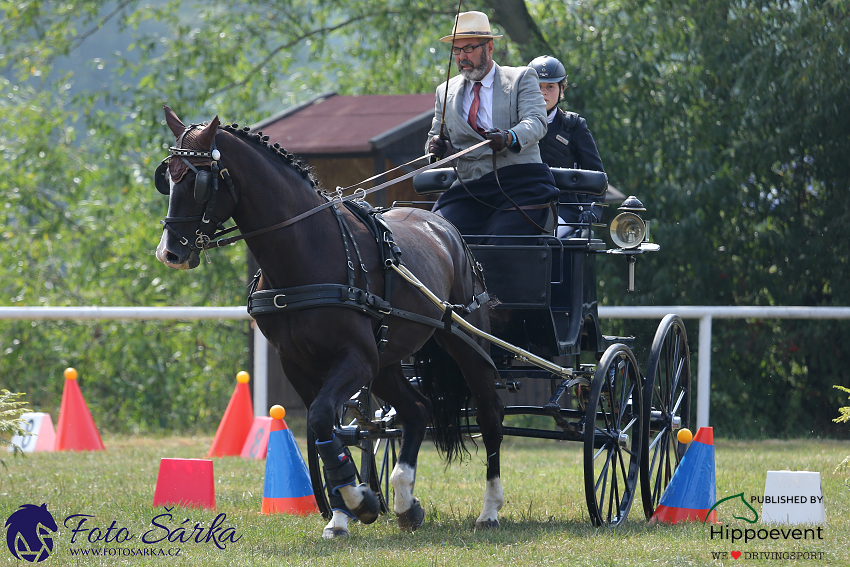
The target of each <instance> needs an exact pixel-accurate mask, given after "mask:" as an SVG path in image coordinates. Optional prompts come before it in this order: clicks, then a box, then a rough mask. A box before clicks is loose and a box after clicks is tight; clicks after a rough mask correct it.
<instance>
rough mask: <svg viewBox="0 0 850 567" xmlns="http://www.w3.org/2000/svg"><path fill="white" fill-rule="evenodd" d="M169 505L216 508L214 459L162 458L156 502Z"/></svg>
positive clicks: (154, 501) (157, 478) (154, 500)
mask: <svg viewBox="0 0 850 567" xmlns="http://www.w3.org/2000/svg"><path fill="white" fill-rule="evenodd" d="M168 504H177V505H180V506H192V507H201V508H210V509H212V510H215V481H214V479H213V462H212V461H210V460H208V459H161V460H160V461H159V474H158V475H157V477H156V491H155V492H154V495H153V505H154V506H166V505H168Z"/></svg>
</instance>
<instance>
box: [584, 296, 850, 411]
mask: <svg viewBox="0 0 850 567" xmlns="http://www.w3.org/2000/svg"><path fill="white" fill-rule="evenodd" d="M668 313H675V314H677V315H678V316H679V317H681V318H682V319H699V346H698V347H697V357H698V358H697V361H698V362H697V364H698V366H697V427H706V426H708V416H709V398H710V396H711V322H712V319H714V318H717V319H850V307H724V306H716V307H715V306H708V307H702V306H667V307H600V308H599V316H600V317H602V318H605V319H659V320H660V319H663V318H664V316H665V315H667V314H668Z"/></svg>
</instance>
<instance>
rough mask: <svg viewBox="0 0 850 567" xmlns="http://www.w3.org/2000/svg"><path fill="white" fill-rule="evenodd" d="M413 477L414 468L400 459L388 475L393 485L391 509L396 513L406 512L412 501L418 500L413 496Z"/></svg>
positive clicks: (414, 473) (414, 475) (414, 474)
mask: <svg viewBox="0 0 850 567" xmlns="http://www.w3.org/2000/svg"><path fill="white" fill-rule="evenodd" d="M415 478H416V469H415V468H413V467H411V466H410V465H408V464H406V463H402V462H401V461H399V462H397V463H396V464H395V468H394V469H393V474H391V475H390V484H392V485H393V511H394V512H395V513H396V514H403V513H405V512H407V511H408V510H410V507H411V506H413V503H414V502H418V501H419V500H418V499H417V498H415V497H414V496H413V481H414V479H415Z"/></svg>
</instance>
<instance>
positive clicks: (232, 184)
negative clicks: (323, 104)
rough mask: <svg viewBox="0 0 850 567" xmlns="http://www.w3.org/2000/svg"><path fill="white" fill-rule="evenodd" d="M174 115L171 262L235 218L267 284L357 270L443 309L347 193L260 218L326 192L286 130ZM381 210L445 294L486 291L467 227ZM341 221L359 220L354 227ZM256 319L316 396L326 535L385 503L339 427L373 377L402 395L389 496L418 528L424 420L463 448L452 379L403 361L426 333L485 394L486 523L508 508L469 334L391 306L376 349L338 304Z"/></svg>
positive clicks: (395, 300) (313, 422)
mask: <svg viewBox="0 0 850 567" xmlns="http://www.w3.org/2000/svg"><path fill="white" fill-rule="evenodd" d="M165 118H166V122H167V124H168V126H169V128H170V129H171V131H172V132H173V133H174V135H175V136H176V138H177V144H176V148H180V149H175V148H172V150H170V152H171V157H170V161H169V162H168V165H167V168H168V173H167V178H168V181H167V182H166V177H162V179H160V177H159V176H161V175H162V173H164V172H162V171H160V170H158V173H157V175H158V178H157V185H158V187H157V188H158V189H160V191H161V192H163V193H167V194H169V203H168V216H167V217H166V218H165V220H164V221H163V224H164V225H165V228H166V229H165V230H164V231H163V233H162V239H161V240H160V243H159V246H158V247H157V250H156V257H157V258H158V259H159V260H160V261H161V262H163V263H165V264H166V265H168V266H170V267H172V268H175V269H183V270H185V269H190V268H194V267H196V266H197V265H198V264H199V254H200V253H205V252H204V245H205V244H207V243H209V242H210V238H211V237H213V235H214V232H215V230H216V227H217V226H219V225H220V224H221V222H222V221H224V220H227V219H228V218H232V219H233V220H234V222H235V223H236V225H237V226H238V227H239V230H240V231H241V233H242V235H243V236H244V235H247V236H246V238H245V242H246V243H247V245H248V247H249V249H250V251H251V253H252V254H253V255H254V258H255V259H256V260H257V262H258V264H259V265H260V267H261V269H262V276H261V278H260V279H259V283H258V288H257V289H258V290H261V291H262V290H268V289H279V288H293V287H299V286H314V285H316V284H340V285H346V284H348V285H350V281H351V278H352V277H353V278H354V279H353V283H354V287H355V288H359V289H364V288H368V289H369V290H370V291H371V293H373V294H374V295H376V296H378V297H387V298H391V304H392V307H393V308H396V309H398V310H404V311H407V312H412V313H415V314H419V315H424V316H427V317H430V318H433V319H437V320H439V319H441V318H442V316H443V315H444V313H443V312H441V311H440V309H439V308H437V307H436V306H435V305H434V304H433V303H431V302H429V301H428V300H427V299H426V298H425V297H424V296H423V295H422V293H421V292H420V291H419V290H418V289H416V288H414V287H413V286H412V285H410V284H409V283H407V282H406V281H404V280H402V279H401V278H395V279H389V280H388V281H389V282H390V288H391V289H384V287H385V283H384V278H383V267H384V266H383V265H382V257H381V252H380V249H379V246H378V244H377V243H376V239H375V237H374V236H373V235H372V233H371V232H370V231H369V230H368V228H367V227H366V226H365V225H364V224H363V223H362V222H360V221H359V220H357V219H356V218H355V217H354V215H353V214H352V213H351V212H350V211H349V210H347V209H346V208H345V207H343V206H338V205H334V206H333V207H330V206H328V207H326V208H324V209H322V210H320V211H318V212H315V214H312V215H310V216H308V217H306V218H303V220H299V221H298V222H294V223H292V224H289V225H288V226H285V227H283V228H278V229H275V230H268V231H263V229H266V228H269V227H273V226H275V225H277V224H279V223H282V222H284V221H286V220H287V219H293V218H294V217H296V216H298V215H300V214H302V213H305V212H307V211H311V210H312V209H314V208H316V207H321V206H322V205H325V204H326V203H328V201H329V200H330V197H329V196H327V195H326V194H324V193H323V192H322V191H320V190H319V189H318V187H317V184H316V182H315V180H314V179H313V178H312V176H311V174H310V172H309V170H308V169H307V168H306V167H305V166H303V165H302V164H301V163H300V162H299V161H298V160H297V159H295V158H294V157H293V156H292V155H291V154H288V153H287V152H285V151H284V150H282V149H280V148H279V147H278V146H277V145H276V144H275V145H274V146H270V145H268V144H267V143H266V140H267V138H261V137H260V136H259V135H257V134H251V133H249V132H248V131H247V130H248V129H247V128H245V129H241V130H240V129H239V128H238V126H236V125H233V126H220V124H219V120H218V117H216V118H215V119H213V120H212V121H211V122H209V123H208V124H202V125H194V124H193V125H191V126H188V127H187V126H185V125H184V124H183V123H182V122H181V121H180V119H179V118H178V117H177V115H176V114H175V113H174V112H173V111H172V110H171V109H170V108H168V107H165ZM160 167H161V168H163V166H160ZM161 182H162V183H161ZM340 218H341V219H342V221H344V222H342V221H340ZM383 218H384V220H385V221H386V223H387V224H388V225H389V227H390V228H391V230H392V234H393V236H394V239H395V242H396V244H397V245H398V247H399V248H400V250H401V257H400V258H401V261H402V262H403V263H404V265H405V266H407V267H408V268H409V269H410V270H411V271H412V272H413V273H415V274H416V276H417V277H418V278H419V280H420V281H421V282H422V283H424V284H425V285H426V286H427V287H428V288H429V289H430V290H432V291H433V292H434V293H435V294H437V295H438V296H439V297H440V298H442V299H443V300H445V301H447V302H449V303H450V304H454V305H467V304H468V303H469V302H470V299H471V298H473V297H476V296H478V295H479V294H481V293H482V292H483V291H484V288H483V283H482V281H481V279H480V277H478V276H477V275H476V271H475V269H474V260H473V259H472V258H471V256H470V255H469V254H468V252H467V250H466V248H465V245H464V243H463V240H462V238H461V237H460V235H459V234H458V232H457V230H456V229H455V228H454V227H453V226H452V225H451V224H450V223H448V222H447V221H445V220H444V219H443V218H442V217H440V216H438V215H435V214H432V213H430V212H426V211H423V210H419V209H407V208H398V209H391V210H389V211H386V212H384V213H383ZM343 225H347V226H348V227H349V228H348V230H347V231H345V230H343V228H342V227H343ZM252 233H256V234H254V235H253V236H252ZM354 249H356V250H357V256H360V257H361V261H360V262H357V261H352V258H355V260H356V256H355V255H354V253H353V252H352V250H354ZM358 263H359V264H360V265H359V266H358V265H357V264H358ZM479 276H480V275H479ZM275 301H277V299H275ZM466 318H467V320H468V321H469V322H470V323H472V324H473V325H475V326H477V327H478V328H479V329H482V330H484V331H488V330H489V321H488V310H487V307H486V305H483V306H482V307H481V308H479V309H476V310H473V311H472V312H471V313H470V314H468V315H467V316H466ZM256 321H257V325H259V327H260V329H261V330H262V332H263V334H264V335H265V336H266V337H267V338H268V340H269V341H270V342H271V343H272V344H273V345H275V346H276V347H277V349H278V351H279V352H280V360H281V363H282V364H283V369H284V371H285V373H286V375H287V377H288V378H289V380H290V381H291V382H292V385H293V387H294V388H295V390H296V391H297V392H298V394H299V396H300V397H301V399H302V400H303V401H304V403H305V405H306V406H307V407H308V408H309V427H310V428H311V429H312V430H313V433H314V434H315V438H316V439H317V443H316V446H317V450H318V453H319V455H320V457H321V458H322V462H323V466H324V469H325V478H326V479H327V480H328V486H327V489H328V498H329V501H330V503H331V507H332V508H333V509H334V513H333V518H332V519H331V521H330V522H329V523H328V525H327V526H326V527H325V529H324V531H323V536H324V537H326V538H330V537H335V536H340V535H347V534H348V523H349V521H350V519H351V518H352V517H355V518H357V519H359V520H360V521H361V522H363V523H370V522H372V521H374V520H375V518H376V517H377V514H378V499H377V497H376V496H375V494H374V493H373V492H372V491H371V490H370V489H369V487H368V486H367V485H366V484H360V485H359V486H358V485H356V481H355V480H354V479H355V468H354V464H353V463H352V462H351V458H350V454H349V453H348V449H347V448H346V447H344V446H343V443H342V441H341V440H340V439H339V437H336V436H335V434H334V423H335V416H336V415H337V411H338V409H339V408H340V407H341V406H342V404H343V403H344V402H345V401H346V400H348V399H349V398H350V397H351V396H352V395H353V394H355V393H356V392H357V391H359V389H360V388H362V387H363V386H365V385H366V384H368V383H369V382H370V381H372V392H373V393H374V394H375V395H376V396H378V397H379V398H381V399H383V400H384V401H386V402H388V403H389V404H391V405H392V406H393V407H394V408H395V409H396V411H397V414H398V417H399V420H400V421H401V423H402V426H403V435H402V442H401V451H400V454H399V458H398V463H397V464H396V466H395V468H394V469H393V472H392V475H391V476H390V482H391V484H392V486H393V492H394V498H393V509H394V511H395V513H396V514H397V515H398V524H399V527H400V528H401V529H405V530H414V529H416V528H417V527H419V525H421V523H422V521H423V519H424V511H423V510H422V507H421V506H420V504H419V499H418V498H416V497H414V495H413V486H414V480H415V474H416V459H417V454H418V452H419V448H420V445H421V443H422V441H423V439H424V435H425V431H426V426H427V424H428V423H429V422H431V423H433V425H434V430H435V431H436V433H437V434H443V435H445V436H446V437H447V438H449V441H445V439H444V444H442V445H440V447H441V449H443V453H444V455H446V456H447V457H448V458H449V459H450V458H451V457H452V456H453V455H454V456H457V455H458V454H459V450H458V447H461V446H462V445H461V444H462V438H461V436H460V428H458V427H454V428H453V427H445V426H441V425H440V423H439V422H438V419H437V418H435V416H437V415H438V414H439V413H440V411H439V409H440V408H439V407H437V406H438V405H439V404H441V403H443V401H444V400H443V398H444V397H449V396H450V395H451V394H450V392H451V391H452V388H446V389H444V390H443V391H441V392H438V393H437V394H436V395H429V396H426V395H425V394H423V393H420V391H419V390H417V389H416V388H414V387H413V386H412V385H411V384H410V382H409V381H408V380H407V379H406V378H405V376H404V374H403V372H402V367H401V361H402V360H403V359H405V358H407V357H409V356H411V354H413V353H416V352H417V351H419V350H420V349H422V347H423V345H426V343H428V344H429V345H433V344H434V343H436V345H437V346H438V347H439V348H441V349H442V350H443V351H444V352H445V353H447V354H448V356H443V357H442V358H444V359H446V360H447V361H449V362H450V363H451V364H450V366H453V368H452V367H446V368H445V369H437V372H435V373H436V374H441V375H443V376H444V377H451V376H453V375H454V376H457V381H458V382H459V383H463V382H465V383H466V386H468V389H469V392H471V396H472V399H473V400H474V402H475V406H476V407H477V422H478V424H479V426H480V427H481V432H482V437H483V442H484V446H485V448H486V451H487V472H486V488H485V492H484V504H483V509H482V511H481V514H480V515H479V517H478V519H477V521H476V527H479V528H481V527H495V526H498V511H499V509H500V508H501V507H502V505H503V503H504V494H503V492H502V486H501V481H500V478H499V447H500V444H501V439H502V425H501V422H502V405H501V401H500V400H499V398H498V396H497V395H496V389H495V379H496V377H497V375H496V371H495V370H494V369H493V368H492V367H491V366H490V363H489V362H488V361H487V360H486V359H485V357H483V356H481V354H480V353H479V352H476V350H475V349H474V348H473V347H472V346H470V344H469V341H464V340H460V339H459V337H458V336H457V335H456V334H451V333H448V332H446V331H445V330H444V329H442V328H441V329H436V330H435V327H433V326H429V325H427V324H423V323H420V322H416V321H413V320H408V319H405V318H400V317H397V316H394V315H390V316H388V317H387V318H386V319H384V324H386V325H387V326H388V335H387V336H386V339H387V342H386V343H385V344H384V345H383V348H382V349H379V348H378V343H377V342H376V331H379V328H378V326H379V323H378V321H377V320H376V319H375V318H374V317H371V316H369V315H366V314H363V313H361V312H358V311H355V310H352V309H343V308H341V307H339V306H336V305H320V306H315V307H311V308H309V309H302V310H295V311H284V310H281V311H280V312H274V313H266V314H262V315H258V316H256ZM473 340H474V341H475V342H476V343H478V345H479V346H480V347H481V348H483V349H484V351H485V352H486V351H488V350H489V344H488V343H487V342H486V341H484V340H483V339H473ZM429 341H431V342H429ZM443 370H444V371H443ZM452 371H454V372H452ZM461 375H462V378H461V377H460V376H461Z"/></svg>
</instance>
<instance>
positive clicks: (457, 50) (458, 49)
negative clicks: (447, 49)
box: [452, 40, 490, 55]
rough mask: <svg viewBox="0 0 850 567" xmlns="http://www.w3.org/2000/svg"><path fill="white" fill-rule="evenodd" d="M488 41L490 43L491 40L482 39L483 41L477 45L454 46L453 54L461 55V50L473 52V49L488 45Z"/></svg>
mask: <svg viewBox="0 0 850 567" xmlns="http://www.w3.org/2000/svg"><path fill="white" fill-rule="evenodd" d="M488 43H490V41H489V40H487V41H482V42H481V43H479V44H477V45H464V46H463V47H452V55H460V52H461V51H463V52H464V53H472V52H473V51H475V50H476V49H478V48H479V47H481V46H482V45H487V44H488Z"/></svg>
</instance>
